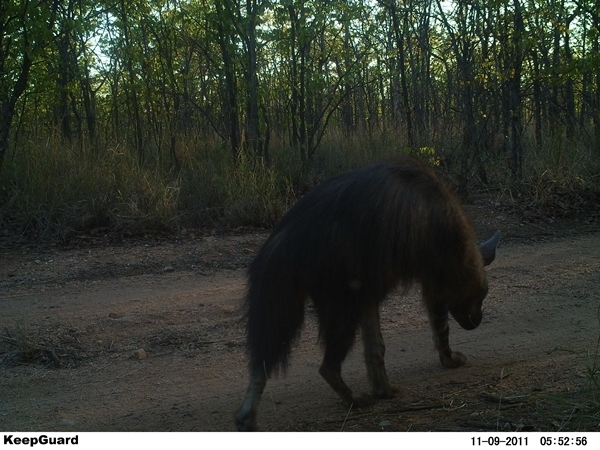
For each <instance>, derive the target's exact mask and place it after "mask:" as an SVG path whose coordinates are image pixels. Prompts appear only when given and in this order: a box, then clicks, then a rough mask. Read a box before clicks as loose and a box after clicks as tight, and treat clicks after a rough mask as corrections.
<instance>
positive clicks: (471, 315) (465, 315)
mask: <svg viewBox="0 0 600 450" xmlns="http://www.w3.org/2000/svg"><path fill="white" fill-rule="evenodd" d="M499 239H500V232H499V231H497V232H496V233H495V234H494V236H492V237H491V238H490V239H488V240H487V241H486V242H484V243H483V244H481V245H479V254H480V255H481V256H479V255H475V254H474V255H473V256H472V258H471V259H472V261H470V264H469V266H470V267H469V269H468V270H466V271H465V273H466V275H467V277H468V279H466V280H463V281H462V283H461V287H460V289H458V291H457V292H455V294H454V295H453V296H452V297H453V298H452V299H451V300H450V302H449V304H448V309H449V311H450V314H452V317H454V319H455V320H456V321H457V322H458V323H459V325H460V326H461V327H463V328H464V329H465V330H472V329H474V328H477V327H478V326H479V324H480V323H481V319H482V312H481V305H482V303H483V299H484V298H485V296H486V295H487V293H488V283H487V277H486V275H485V271H484V270H483V267H484V266H487V265H489V264H491V263H492V261H493V260H494V258H495V257H496V246H497V245H498V241H499ZM474 252H476V250H474Z"/></svg>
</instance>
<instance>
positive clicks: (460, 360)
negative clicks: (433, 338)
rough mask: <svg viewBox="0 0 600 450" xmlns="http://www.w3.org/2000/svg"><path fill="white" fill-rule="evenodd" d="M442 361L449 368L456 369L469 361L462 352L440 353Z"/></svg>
mask: <svg viewBox="0 0 600 450" xmlns="http://www.w3.org/2000/svg"><path fill="white" fill-rule="evenodd" d="M440 361H441V362H442V364H443V366H444V367H446V368H447V369H456V368H457V367H460V366H464V365H465V364H466V363H467V357H466V356H465V355H463V354H462V353H460V352H447V353H440Z"/></svg>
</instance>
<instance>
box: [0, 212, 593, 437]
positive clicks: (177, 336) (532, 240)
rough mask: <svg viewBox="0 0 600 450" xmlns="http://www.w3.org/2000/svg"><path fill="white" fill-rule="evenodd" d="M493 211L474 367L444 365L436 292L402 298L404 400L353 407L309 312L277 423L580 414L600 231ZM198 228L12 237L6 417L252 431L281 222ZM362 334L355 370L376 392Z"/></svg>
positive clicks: (440, 425)
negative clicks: (253, 336) (261, 334)
mask: <svg viewBox="0 0 600 450" xmlns="http://www.w3.org/2000/svg"><path fill="white" fill-rule="evenodd" d="M481 208H482V209H485V213H484V214H483V213H481V211H479V210H478V209H477V207H476V206H475V207H472V208H471V210H472V211H471V212H472V213H473V214H474V215H475V216H476V217H486V219H485V220H477V221H476V228H477V230H478V231H479V232H480V237H481V238H482V239H483V238H487V237H489V235H490V232H491V231H493V230H495V229H496V228H499V229H501V230H502V231H503V237H502V241H501V246H500V247H499V250H498V254H497V259H496V261H495V262H494V263H493V264H492V266H490V267H489V268H488V271H487V272H488V277H489V283H490V292H489V295H488V298H487V299H486V301H485V316H484V321H483V323H482V324H481V326H480V327H479V328H478V329H476V330H473V331H464V330H462V329H460V327H459V326H458V325H457V324H456V323H454V322H452V323H451V333H450V338H451V343H452V345H453V348H454V349H456V350H459V351H461V352H463V353H465V354H466V355H467V357H468V358H469V363H468V365H467V366H466V367H463V368H460V369H456V370H447V369H444V368H442V366H441V365H440V363H439V361H438V358H437V354H436V353H435V352H434V351H433V344H432V340H431V333H430V330H429V325H428V323H427V317H426V314H425V312H424V308H423V307H422V305H421V302H420V299H419V297H418V292H416V291H415V292H410V293H408V294H407V295H400V293H396V294H394V295H392V296H391V297H390V298H389V299H388V300H387V301H386V302H385V303H384V305H383V308H382V327H383V334H384V339H385V341H386V346H387V355H386V363H387V371H388V375H389V376H390V378H391V379H392V380H394V381H395V382H397V383H398V384H400V385H401V386H402V387H403V389H404V392H403V395H402V396H400V397H399V398H397V399H392V400H384V401H379V402H378V403H376V405H375V406H374V407H372V408H369V409H365V410H352V411H350V412H348V411H347V410H346V409H345V408H344V407H343V405H342V403H341V401H340V400H339V398H338V397H337V396H336V394H335V393H334V392H333V391H332V390H331V388H329V386H328V385H327V384H326V383H325V382H324V381H323V380H322V379H321V377H320V376H319V374H318V366H319V364H320V359H321V356H322V353H321V349H320V347H319V344H318V343H317V333H316V323H315V317H314V315H313V314H312V313H311V310H310V309H309V314H308V315H307V322H306V324H305V327H304V329H303V333H302V337H301V339H300V340H299V342H298V343H297V344H296V346H295V349H294V352H293V354H292V359H291V365H290V367H289V370H288V373H287V376H285V377H279V378H275V379H273V380H270V382H269V383H268V384H267V388H266V391H265V394H264V396H263V401H262V403H261V406H260V410H259V416H258V420H259V423H260V426H261V429H262V430H299V431H312V430H328V431H335V430H342V429H343V430H348V431H350V430H360V431H375V430H420V431H424V430H551V429H557V428H560V427H561V426H564V423H563V422H562V421H563V418H561V417H559V416H557V414H556V412H555V411H554V410H553V409H552V408H550V407H548V406H547V405H548V399H549V398H550V397H551V395H552V394H565V393H569V392H572V393H575V392H577V391H578V390H579V389H580V388H581V387H582V385H583V384H584V383H585V380H586V371H587V369H588V367H590V366H591V365H592V364H593V362H592V360H591V358H592V357H593V355H592V354H590V352H591V353H593V352H594V351H595V348H596V342H597V340H598V336H599V335H600V326H599V323H598V307H599V303H600V302H599V299H600V276H599V274H600V232H598V230H597V228H594V227H593V225H590V224H585V225H584V224H582V223H576V222H573V221H571V222H560V221H556V222H555V223H544V224H543V225H540V224H539V223H538V224H535V225H534V224H530V223H523V222H522V221H521V220H520V219H519V218H516V217H514V216H511V215H510V214H507V213H503V212H502V211H495V212H494V211H493V212H492V213H491V214H490V213H489V211H488V209H489V208H488V206H485V207H484V206H482V207H481ZM586 227H587V228H586ZM195 234H196V235H194V233H190V232H187V233H185V236H178V237H170V238H161V239H158V238H152V237H150V238H147V239H142V240H137V241H135V240H131V241H129V242H128V241H124V242H122V243H120V244H110V243H109V242H107V241H104V240H102V238H101V236H100V237H99V238H98V237H94V238H92V237H90V238H89V239H88V241H86V242H87V243H86V242H80V243H79V244H78V245H75V246H73V247H72V248H58V247H51V246H48V247H45V248H33V247H19V248H14V247H13V248H11V249H10V250H6V249H5V250H0V251H2V253H0V255H1V256H0V336H1V339H0V393H1V401H0V429H1V430H4V431H7V430H11V431H40V430H44V431H69V430H77V431H133V430H140V431H141V430H144V431H170V430H177V431H212V430H220V431H230V430H231V431H232V430H234V423H233V414H234V413H235V411H236V409H237V408H238V407H239V406H240V404H241V401H242V398H243V394H244V391H245V388H246V383H247V372H246V363H247V357H246V354H245V342H244V318H243V308H242V302H243V296H244V289H245V271H244V269H245V267H246V266H247V265H248V263H249V262H250V261H251V259H252V256H253V254H254V252H255V251H256V250H257V248H258V247H259V246H260V244H261V243H262V242H263V241H264V239H265V238H266V236H267V233H266V232H249V233H246V234H241V235H228V236H226V235H225V236H214V235H207V236H205V235H203V234H202V233H200V232H197V233H195ZM357 342H359V344H357V346H356V348H355V349H354V351H353V352H352V353H351V355H350V356H349V357H348V359H347V360H346V362H345V364H344V367H343V375H344V377H345V379H346V382H347V383H348V384H349V385H350V386H351V387H352V388H353V389H354V390H355V391H356V392H361V391H366V390H367V381H366V370H365V367H364V364H363V362H362V355H361V353H362V346H361V344H360V339H358V341H357ZM141 349H143V351H144V352H138V350H141ZM144 356H145V357H144ZM592 429H594V430H598V429H600V425H598V424H596V426H595V428H592Z"/></svg>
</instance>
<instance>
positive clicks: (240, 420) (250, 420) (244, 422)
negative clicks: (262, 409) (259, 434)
mask: <svg viewBox="0 0 600 450" xmlns="http://www.w3.org/2000/svg"><path fill="white" fill-rule="evenodd" d="M235 426H236V428H237V430H238V431H257V430H258V425H257V423H256V416H255V415H254V414H251V413H248V412H247V411H242V410H241V409H240V410H239V411H238V412H237V414H236V415H235Z"/></svg>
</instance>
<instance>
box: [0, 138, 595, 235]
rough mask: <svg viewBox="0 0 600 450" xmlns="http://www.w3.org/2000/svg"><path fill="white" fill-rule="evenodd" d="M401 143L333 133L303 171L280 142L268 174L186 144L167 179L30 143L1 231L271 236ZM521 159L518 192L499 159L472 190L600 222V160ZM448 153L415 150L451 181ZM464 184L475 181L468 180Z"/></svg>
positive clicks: (586, 150) (12, 173)
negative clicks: (334, 184) (320, 188)
mask: <svg viewBox="0 0 600 450" xmlns="http://www.w3.org/2000/svg"><path fill="white" fill-rule="evenodd" d="M402 141H403V140H402V137H401V136H397V135H394V133H373V134H368V133H354V134H347V133H344V132H342V131H341V130H336V129H332V130H331V131H330V132H329V133H328V134H327V135H326V136H325V137H324V139H323V141H322V142H321V145H320V147H319V148H318V150H317V152H316V153H315V155H314V157H313V159H312V160H311V163H310V164H309V165H308V166H303V164H302V163H301V161H300V158H299V157H298V154H297V152H296V151H295V150H294V149H292V148H289V147H288V146H286V145H285V144H284V143H282V142H278V141H277V139H273V140H272V144H271V150H270V164H269V165H266V164H265V163H264V162H263V161H262V160H261V159H259V158H256V157H251V156H249V155H247V154H245V153H242V154H241V155H240V156H239V157H238V158H237V159H235V160H234V158H232V156H231V153H230V151H229V149H228V148H226V146H225V145H223V144H222V143H219V142H215V141H211V140H199V139H197V138H188V139H184V138H182V139H180V140H179V144H178V148H177V154H178V162H179V170H177V171H175V170H174V169H172V168H171V167H170V166H169V165H165V162H164V161H162V160H160V159H157V160H149V161H146V162H145V163H144V164H143V165H140V164H139V163H138V160H137V157H136V155H135V154H134V152H132V151H130V150H129V149H126V148H122V147H120V146H118V145H113V146H111V145H109V144H106V145H105V146H104V148H103V149H101V150H96V151H92V150H90V149H87V150H81V149H79V150H78V149H76V148H74V147H73V146H68V145H65V144H64V142H62V141H61V140H60V139H59V138H56V139H44V140H42V139H39V140H36V139H35V138H34V137H32V138H31V139H30V140H29V141H28V142H25V141H24V140H21V144H20V145H19V147H18V148H17V149H12V150H11V152H9V153H8V154H7V157H6V159H5V161H4V164H3V167H2V172H1V174H0V228H4V229H5V230H6V229H9V228H11V229H12V230H16V231H18V232H20V233H27V234H31V235H35V236H38V237H51V238H59V239H61V238H62V239H67V238H68V237H69V236H70V235H71V234H73V233H75V232H79V231H81V230H89V229H95V228H101V229H112V230H118V231H122V232H131V233H136V232H143V231H144V230H148V229H154V230H157V229H158V230H161V229H162V230H175V229H178V228H180V227H186V226H192V227H193V226H215V225H218V226H228V227H238V226H240V225H248V226H262V227H271V226H273V225H274V224H275V223H276V222H277V220H278V219H279V218H280V217H281V215H282V214H283V213H284V212H285V211H286V209H287V208H288V207H289V206H290V205H291V204H292V203H293V202H294V201H295V200H296V199H297V198H298V197H299V196H301V195H303V194H304V193H306V192H307V191H308V190H310V189H311V188H312V187H313V186H315V185H316V184H318V183H320V182H321V181H323V180H324V179H326V178H328V177H330V176H332V175H334V174H336V173H339V172H342V171H345V170H349V169H352V168H356V167H360V166H364V165H365V164H368V163H369V162H372V161H376V160H381V159H388V158H391V157H394V156H395V155H398V154H403V153H407V152H409V151H410V150H408V149H407V148H405V147H403V146H402V145H401V143H402ZM528 148H529V149H528V152H527V153H526V158H525V165H524V169H523V178H522V180H521V182H520V183H518V184H516V185H515V183H513V182H512V181H511V179H510V176H509V173H510V169H509V162H508V160H507V158H506V155H502V154H500V155H498V156H497V157H493V156H488V157H487V159H486V170H487V171H488V180H489V183H490V184H489V185H487V186H485V185H482V184H481V183H480V184H477V183H475V182H474V183H472V186H474V188H475V189H479V188H482V189H487V188H489V187H490V186H492V187H494V189H495V190H498V189H499V190H500V192H502V193H503V194H502V195H501V197H503V198H502V199H503V200H506V202H507V203H516V201H517V200H519V201H521V202H525V203H526V204H527V206H528V207H531V208H534V209H536V210H553V211H554V213H557V214H563V215H567V214H576V213H578V212H579V211H580V210H581V209H582V208H583V209H585V208H588V209H589V208H592V209H593V210H595V211H596V212H595V214H596V215H597V216H598V215H600V204H599V203H600V202H598V201H597V195H598V194H599V193H600V154H598V152H597V151H595V149H594V148H593V146H591V145H584V144H582V143H579V144H573V143H567V142H565V141H564V139H550V138H548V139H547V144H546V145H545V146H534V145H530V146H529V147H528ZM447 152H448V150H447V148H446V143H444V142H439V143H437V144H436V143H431V144H428V145H427V146H423V147H419V148H417V149H416V150H413V153H417V154H418V155H419V156H421V157H422V158H424V159H425V160H427V161H428V162H430V163H432V164H434V165H438V166H439V169H440V170H442V171H446V173H445V175H446V176H447V177H448V178H449V179H453V173H452V170H453V169H452V167H450V169H448V166H445V165H444V164H440V161H441V160H443V158H444V157H445V156H447V155H446V154H447ZM487 153H489V155H494V152H492V151H490V152H487ZM440 157H441V158H440ZM448 170H450V171H449V172H448ZM454 175H455V174H454ZM472 180H473V181H477V177H476V176H475V174H472ZM554 213H553V214H554ZM599 219H600V218H599ZM5 234H6V231H5Z"/></svg>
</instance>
